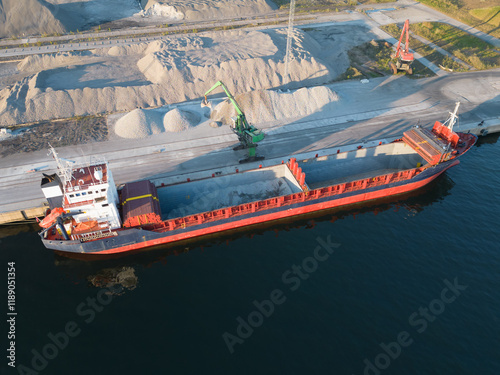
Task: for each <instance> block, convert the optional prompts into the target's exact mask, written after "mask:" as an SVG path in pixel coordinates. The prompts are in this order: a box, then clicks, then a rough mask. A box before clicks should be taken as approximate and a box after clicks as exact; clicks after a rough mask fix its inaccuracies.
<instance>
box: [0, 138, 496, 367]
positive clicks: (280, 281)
mask: <svg viewBox="0 0 500 375" xmlns="http://www.w3.org/2000/svg"><path fill="white" fill-rule="evenodd" d="M499 160H500V142H498V141H497V139H496V138H491V137H490V138H486V139H485V140H483V141H482V142H480V144H479V146H476V147H474V148H473V149H472V150H471V151H470V152H469V153H468V154H467V155H465V156H464V157H463V159H462V160H461V161H462V162H461V164H460V165H459V166H457V167H454V168H452V169H451V170H449V171H448V172H447V173H446V175H444V176H442V177H441V178H439V180H437V181H436V182H435V183H434V184H433V185H432V186H430V188H429V189H427V190H426V191H424V192H423V193H421V194H420V195H417V196H411V197H407V199H406V200H403V201H397V202H394V201H393V202H385V203H383V204H379V205H377V206H371V207H359V208H356V210H355V211H349V212H343V213H342V212H340V213H339V212H337V213H333V214H332V213H330V214H328V215H326V216H324V217H322V218H315V219H314V220H312V219H310V220H307V221H302V222H299V223H295V224H293V225H288V226H286V225H281V226H279V229H278V230H275V229H274V228H273V229H267V230H260V231H259V232H258V233H255V235H254V236H253V238H250V236H249V235H243V236H239V237H238V236H236V237H233V238H230V239H229V240H228V241H227V242H226V241H220V243H214V242H212V243H211V244H208V245H205V246H204V247H203V248H201V247H199V246H194V247H191V249H190V250H189V251H188V250H187V249H184V248H181V249H169V250H165V249H159V250H154V251H151V252H148V253H145V254H140V255H133V256H128V257H124V258H119V259H111V260H106V261H99V262H84V261H79V260H71V259H66V258H63V257H59V256H56V255H54V254H53V253H52V252H51V251H48V250H46V249H45V248H44V247H43V246H42V244H41V243H40V241H39V239H38V236H37V234H36V228H34V227H33V228H29V227H19V229H23V230H26V231H25V232H22V233H18V234H15V235H12V234H11V235H9V233H11V232H9V231H10V230H11V229H2V230H1V231H0V235H2V238H1V243H0V246H1V253H0V257H1V260H2V262H1V268H2V272H3V275H4V276H2V278H3V279H4V280H6V278H7V268H8V265H7V262H9V261H13V262H15V269H16V272H15V273H16V276H15V277H16V279H15V280H16V289H15V291H16V305H15V308H16V312H17V316H16V325H15V336H16V337H15V351H16V357H15V361H16V362H15V363H16V365H17V366H20V365H23V366H24V367H23V368H22V371H20V372H19V370H20V369H21V368H20V367H18V368H17V370H16V369H13V368H11V367H9V366H8V365H7V364H8V362H9V359H7V358H6V356H5V355H4V356H3V357H2V358H3V359H2V364H1V369H2V371H1V373H2V374H4V373H5V374H17V373H25V374H35V373H41V374H75V375H76V374H98V375H100V374H158V373H162V374H163V373H164V374H346V375H351V374H355V375H357V374H363V373H365V374H492V375H497V374H500V317H499V316H500V273H499V270H500V246H499V240H500V235H499V230H500V225H499V219H498V218H499V215H500V195H499V193H498V191H497V190H498V186H499V185H500V164H499V162H498V161H499ZM321 243H323V246H322V245H321ZM325 243H326V245H325ZM315 255H316V257H317V259H316V258H314V256H315ZM318 259H319V260H318ZM294 265H295V266H296V267H294ZM297 267H301V268H300V269H298V268H297ZM294 271H295V274H294ZM127 275H128V277H126V276H127ZM119 277H121V279H120V280H118V278H119ZM118 281H120V282H121V284H120V283H118ZM450 283H451V284H452V285H453V284H455V286H451V287H450ZM112 285H114V288H113V290H112V291H111V292H110V287H111V286H112ZM465 286H466V287H465ZM6 290H7V287H6V283H5V282H4V287H3V288H2V292H3V294H2V296H3V300H4V301H7V297H6ZM109 293H112V294H109ZM94 299H95V300H94ZM270 300H273V301H274V302H270ZM254 301H256V302H254ZM263 301H264V302H263ZM266 301H267V302H266ZM2 305H3V306H4V307H3V311H4V319H7V318H5V317H6V315H5V314H6V312H7V303H6V302H4V303H2ZM256 305H259V306H260V307H261V309H263V311H264V313H265V314H263V313H261V312H259V310H258V309H257V307H256ZM264 315H267V316H264ZM249 320H250V323H251V324H253V326H254V327H252V326H250V325H248V321H249ZM241 321H243V322H244V323H243V324H242V326H241V327H240V328H239V329H238V326H239V324H241V323H240V322H241ZM2 327H5V328H3V329H2V334H1V338H2V348H4V353H6V352H7V351H6V350H5V348H7V347H8V344H9V341H10V340H8V338H7V333H8V332H7V329H8V326H5V325H2ZM51 337H52V339H54V340H55V341H57V342H58V344H59V347H57V346H56V345H55V344H53V340H52V339H51ZM224 338H225V339H226V341H227V342H226V341H225V339H224ZM384 347H385V349H384ZM231 351H232V353H231ZM42 356H45V359H43V358H42ZM47 357H49V359H46V358H47ZM37 369H38V370H40V371H38V370H37Z"/></svg>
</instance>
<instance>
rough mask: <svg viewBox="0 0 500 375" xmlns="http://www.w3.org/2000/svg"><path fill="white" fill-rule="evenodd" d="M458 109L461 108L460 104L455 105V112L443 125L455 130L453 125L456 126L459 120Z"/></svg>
mask: <svg viewBox="0 0 500 375" xmlns="http://www.w3.org/2000/svg"><path fill="white" fill-rule="evenodd" d="M458 107H460V102H456V103H455V109H454V111H453V112H450V117H448V119H447V120H446V121H445V122H444V124H443V125H446V126H447V127H448V129H450V130H453V125H455V122H456V121H457V119H458V116H457V112H458Z"/></svg>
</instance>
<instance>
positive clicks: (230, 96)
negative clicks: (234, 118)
mask: <svg viewBox="0 0 500 375" xmlns="http://www.w3.org/2000/svg"><path fill="white" fill-rule="evenodd" d="M219 86H221V87H222V89H223V90H224V92H225V93H226V95H227V97H228V98H229V100H230V101H231V103H233V106H234V108H235V109H236V112H237V113H238V115H242V116H244V114H243V111H242V110H241V108H240V106H239V105H238V103H236V100H234V97H233V95H231V93H230V92H229V90H228V89H227V87H226V85H224V83H222V81H217V83H216V84H215V85H213V86H212V87H211V88H210V90H208V91H207V92H206V93H205V95H204V96H205V103H206V102H207V95H208V94H210V93H211V92H212V91H214V90H215V89H216V88H217V87H219Z"/></svg>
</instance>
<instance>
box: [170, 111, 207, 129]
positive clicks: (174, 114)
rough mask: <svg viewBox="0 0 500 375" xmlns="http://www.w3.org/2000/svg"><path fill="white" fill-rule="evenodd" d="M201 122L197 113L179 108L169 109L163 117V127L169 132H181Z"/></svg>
mask: <svg viewBox="0 0 500 375" xmlns="http://www.w3.org/2000/svg"><path fill="white" fill-rule="evenodd" d="M199 122H200V116H199V115H198V114H197V113H193V112H189V111H183V110H181V109H179V108H175V109H172V110H171V111H168V112H167V113H166V114H165V116H164V117H163V127H164V128H165V131H167V132H181V131H184V130H187V129H189V128H191V127H193V126H195V125H197V124H198V123H199Z"/></svg>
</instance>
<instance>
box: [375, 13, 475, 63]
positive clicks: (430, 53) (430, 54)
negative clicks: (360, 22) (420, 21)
mask: <svg viewBox="0 0 500 375" xmlns="http://www.w3.org/2000/svg"><path fill="white" fill-rule="evenodd" d="M414 27H415V25H414V24H412V25H411V26H410V28H411V29H412V30H415V28H414ZM381 29H382V30H384V31H385V32H386V33H388V34H389V35H391V36H393V37H394V38H396V39H399V37H400V36H401V29H400V28H399V27H398V26H397V25H396V24H394V23H392V24H389V25H385V26H382V27H381ZM409 42H410V48H411V49H412V50H414V51H415V52H417V53H419V54H420V55H422V56H423V57H425V58H426V59H427V60H429V61H430V62H432V63H433V64H434V65H436V66H439V65H441V66H442V67H444V68H445V69H449V70H452V71H454V72H465V71H467V70H468V69H467V68H466V67H465V66H463V65H462V64H459V63H457V62H456V61H455V60H453V59H451V58H450V57H448V56H444V55H442V54H441V53H439V52H438V51H436V50H435V49H434V48H431V47H429V46H428V45H427V44H425V43H422V42H421V41H419V40H417V39H415V38H413V37H412V36H411V35H410V39H409ZM416 62H418V61H415V62H414V63H413V65H414V64H415V63H416Z"/></svg>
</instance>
